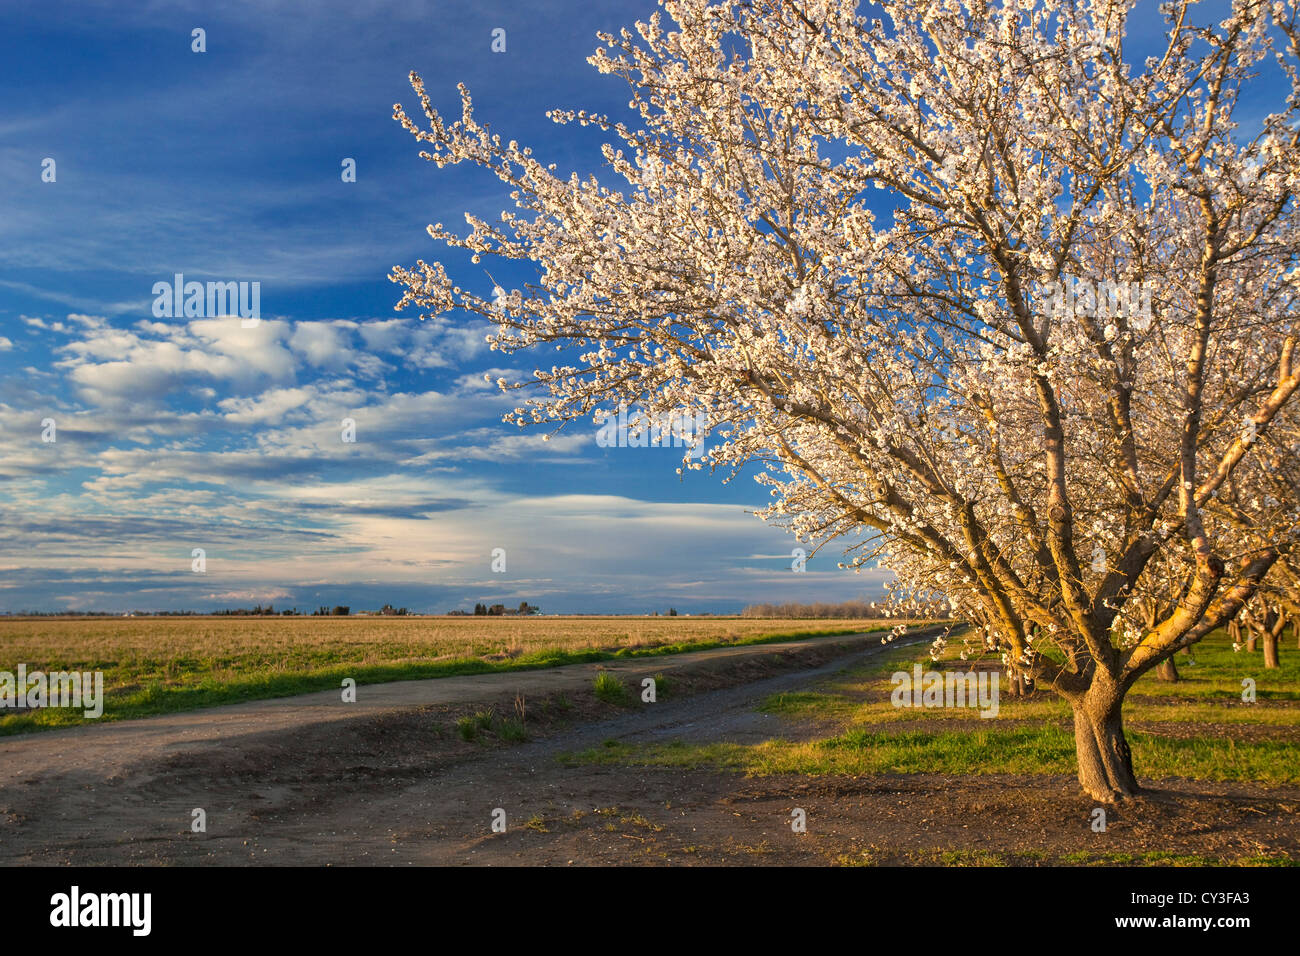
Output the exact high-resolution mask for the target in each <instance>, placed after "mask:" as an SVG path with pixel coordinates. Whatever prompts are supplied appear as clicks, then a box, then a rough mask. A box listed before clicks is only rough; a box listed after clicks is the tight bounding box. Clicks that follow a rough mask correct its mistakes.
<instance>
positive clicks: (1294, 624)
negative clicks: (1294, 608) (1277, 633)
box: [1291, 614, 1300, 651]
mask: <svg viewBox="0 0 1300 956" xmlns="http://www.w3.org/2000/svg"><path fill="white" fill-rule="evenodd" d="M1291 636H1292V637H1294V638H1295V649H1296V650H1297V651H1300V614H1297V615H1296V616H1295V617H1293V618H1291Z"/></svg>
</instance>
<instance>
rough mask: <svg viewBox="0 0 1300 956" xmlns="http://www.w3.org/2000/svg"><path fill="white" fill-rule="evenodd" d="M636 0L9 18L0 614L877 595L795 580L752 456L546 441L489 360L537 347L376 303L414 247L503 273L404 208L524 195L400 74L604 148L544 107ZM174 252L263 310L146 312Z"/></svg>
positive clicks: (66, 9)
mask: <svg viewBox="0 0 1300 956" xmlns="http://www.w3.org/2000/svg"><path fill="white" fill-rule="evenodd" d="M304 9H310V10H311V13H310V15H308V16H304V15H303V13H302V11H303V10H304ZM651 9H652V5H651V4H649V3H646V2H634V3H631V2H601V3H598V4H591V3H567V2H566V3H560V2H554V3H529V4H518V3H468V2H465V3H462V2H443V3H392V4H386V5H376V4H369V3H368V4H354V3H332V4H313V5H311V6H310V8H305V7H302V6H301V5H297V4H275V3H269V4H268V3H250V4H231V5H223V9H222V10H221V11H220V13H214V12H210V11H208V10H207V9H206V5H195V6H188V5H185V4H164V3H159V4H140V5H135V4H130V5H128V4H76V5H64V4H54V5H53V6H50V5H43V6H39V7H38V6H36V5H32V6H31V7H30V8H29V9H27V10H25V11H24V10H21V9H20V10H14V9H9V10H7V11H6V13H5V20H6V23H5V29H4V31H3V32H2V33H0V63H3V64H4V65H3V66H2V67H0V96H3V100H4V102H5V103H6V109H5V112H4V116H3V118H0V208H3V210H4V215H3V217H0V242H3V248H4V249H5V251H6V254H5V256H4V257H3V261H0V449H3V451H2V453H0V482H2V487H3V489H4V494H3V496H2V497H0V611H8V612H15V611H19V610H23V609H47V610H49V609H72V610H91V609H102V610H109V611H124V610H128V609H182V608H192V609H197V610H206V609H212V608H220V607H228V606H238V605H251V604H252V603H255V602H259V601H260V602H267V601H270V602H273V603H274V604H275V605H276V606H277V607H280V606H294V605H296V606H298V607H300V608H304V609H310V608H314V607H316V606H317V605H318V604H323V603H328V604H331V605H332V604H349V605H351V606H352V607H353V608H354V609H362V608H375V607H378V606H380V605H381V604H383V603H385V602H391V603H393V604H397V605H407V606H409V607H411V608H412V609H417V610H424V611H445V610H448V609H450V608H454V607H472V605H473V603H474V602H475V601H478V600H486V601H498V600H499V601H504V602H508V603H518V602H519V601H521V600H528V601H530V602H532V603H535V604H539V605H541V607H542V608H543V610H545V611H554V612H565V611H569V612H633V613H636V612H648V611H651V610H660V611H662V610H665V609H667V608H668V607H669V606H675V607H676V608H677V609H678V610H679V611H684V612H685V611H690V612H702V611H714V612H727V611H735V610H738V609H739V608H740V607H742V606H743V605H745V604H747V603H751V602H755V601H768V600H801V601H817V600H831V601H836V600H844V599H849V598H858V597H862V596H875V595H876V594H878V593H879V591H880V585H881V581H882V574H881V573H880V572H868V573H864V574H859V575H854V574H851V573H848V572H845V571H842V570H839V569H838V568H836V566H835V565H836V562H837V560H838V555H837V554H830V553H829V552H827V553H825V554H824V555H819V556H817V557H815V558H813V559H812V560H811V561H810V562H809V564H808V568H807V571H806V572H805V573H802V574H799V573H794V572H793V571H792V570H791V557H790V553H791V549H792V548H793V547H795V546H796V545H797V542H795V541H793V540H792V539H790V538H789V537H788V536H787V535H785V534H784V533H782V532H781V531H779V530H777V529H774V528H770V527H767V526H765V525H763V524H762V522H760V521H759V520H758V519H757V518H755V517H754V516H753V515H752V514H749V513H747V511H746V508H754V507H759V506H761V505H762V504H763V503H764V498H765V497H766V494H765V492H764V491H763V490H762V489H761V488H759V486H757V485H756V484H754V483H753V482H752V480H750V479H749V478H748V477H747V476H742V477H741V478H738V479H737V480H735V481H734V482H732V483H731V484H723V482H722V481H721V479H720V477H710V476H709V475H708V474H707V473H690V474H688V475H687V476H686V477H685V478H684V479H681V478H679V477H678V476H677V475H676V474H675V468H676V465H677V461H676V457H677V455H678V454H680V453H674V452H673V451H672V450H670V449H653V448H651V449H641V448H600V447H598V446H597V444H596V441H595V430H596V428H595V425H592V426H591V427H590V428H586V429H582V428H579V429H572V430H570V431H566V433H565V434H563V435H562V436H559V437H558V438H557V439H555V440H552V441H551V442H549V443H546V444H543V443H542V441H541V432H533V431H525V432H521V431H520V430H519V429H518V428H517V427H515V426H512V425H506V424H504V423H502V422H501V415H502V413H503V412H504V411H505V410H506V408H507V406H508V400H507V399H506V398H505V397H503V396H502V395H501V394H500V393H499V392H498V391H497V390H496V389H495V387H494V386H488V385H486V384H485V383H484V382H483V373H484V372H492V373H493V376H494V378H495V376H496V375H497V374H506V375H508V374H509V372H510V371H512V370H513V371H525V372H526V371H528V370H531V368H532V367H533V366H532V365H531V364H528V363H529V361H531V360H530V359H529V358H527V357H524V356H514V357H510V358H506V357H503V356H502V355H501V354H500V353H494V352H489V351H487V350H486V348H485V345H484V343H483V336H484V334H485V333H486V331H487V329H486V328H485V327H483V326H482V325H481V324H480V323H479V322H478V321H477V320H475V321H467V320H466V319H465V317H463V316H449V317H446V318H445V320H443V321H439V322H427V323H420V322H419V320H418V317H417V316H416V315H415V314H414V313H413V312H412V311H404V312H401V313H397V312H395V311H394V309H393V306H394V305H395V304H396V302H397V300H398V299H399V298H400V292H401V290H400V288H399V287H398V286H396V285H394V284H393V283H391V282H390V281H389V280H388V273H389V271H390V269H391V268H392V267H393V266H394V265H398V264H402V265H409V264H413V263H414V261H415V260H416V259H417V258H421V257H423V258H425V259H428V260H437V259H441V260H442V261H444V262H445V263H446V264H447V266H448V268H449V270H450V271H452V272H453V274H455V275H456V276H457V278H458V279H460V280H461V281H463V282H464V283H465V284H466V285H472V284H473V283H479V284H481V285H483V286H484V291H485V292H486V291H487V290H488V289H490V287H491V283H490V282H489V281H488V280H487V277H486V275H485V274H484V273H483V271H482V268H481V267H474V266H471V265H470V264H469V262H468V260H467V259H466V258H465V257H459V256H457V255H455V254H449V253H448V252H447V250H445V249H442V248H440V247H438V246H436V245H435V244H434V243H433V241H432V240H430V239H429V237H428V236H427V235H426V234H425V232H424V228H425V226H426V225H427V224H428V223H431V222H438V221H442V222H446V223H449V224H450V223H457V222H462V221H463V219H462V214H463V213H464V212H466V211H470V212H473V213H475V214H478V215H481V216H484V217H495V214H496V213H497V212H499V211H500V210H501V209H503V208H506V207H507V206H509V205H510V200H509V197H508V196H507V195H506V191H505V190H504V189H502V188H501V186H500V184H499V183H497V182H496V180H495V179H493V178H491V177H490V176H487V175H484V174H482V173H479V172H478V171H475V170H470V169H452V170H444V171H441V172H440V171H438V170H436V169H435V168H434V167H432V166H431V165H430V164H428V163H425V162H424V161H423V160H421V159H419V157H418V155H417V144H416V143H415V142H414V141H413V140H412V139H411V137H410V136H409V134H407V133H405V132H404V131H403V130H402V129H401V128H400V126H399V125H398V124H397V123H395V122H394V121H393V120H392V118H391V114H392V105H393V103H395V102H399V101H400V102H402V103H404V104H405V105H406V106H407V108H408V111H410V110H413V111H414V112H415V113H416V114H417V115H418V104H417V103H416V102H415V97H414V96H413V94H412V92H411V89H410V86H409V84H408V81H407V74H408V72H409V71H410V70H416V71H417V72H419V73H420V74H421V75H422V76H423V77H424V79H425V82H426V85H427V88H428V90H429V92H430V94H431V95H432V96H433V98H434V101H435V103H436V104H437V105H438V106H439V107H440V108H442V109H444V110H447V111H449V112H451V113H453V114H454V113H455V112H456V110H457V109H458V99H457V94H456V84H457V83H458V82H461V81H464V82H465V83H467V84H468V85H469V87H470V89H471V91H472V92H473V94H474V97H475V106H476V111H477V113H478V115H479V116H480V117H482V118H484V119H486V120H488V121H490V122H491V124H492V125H493V127H494V128H495V129H496V130H498V131H502V132H507V131H508V134H509V136H510V137H511V138H515V139H518V140H520V141H521V142H523V143H528V144H531V145H533V146H534V147H535V148H536V149H537V151H538V153H539V155H541V154H546V155H547V157H548V161H553V162H556V163H558V164H559V166H560V168H561V169H576V170H578V171H579V172H581V173H583V174H586V173H589V172H597V173H599V172H600V171H601V170H600V162H601V161H600V157H599V153H598V146H599V143H600V138H599V134H596V133H595V131H592V130H583V129H581V128H578V127H569V128H565V129H563V130H561V129H559V128H557V127H555V126H554V125H553V124H551V123H550V122H549V121H548V120H547V119H546V118H545V115H544V114H545V111H546V110H547V109H548V108H553V107H573V108H586V109H592V110H610V111H613V110H618V109H620V108H623V107H625V105H626V100H627V96H626V91H625V90H624V91H620V89H619V85H620V84H619V82H618V81H616V80H613V79H610V78H602V77H600V76H599V75H598V74H597V73H596V72H595V70H594V69H592V68H591V67H590V66H589V65H588V64H587V63H586V57H587V56H588V55H589V54H590V53H591V52H592V50H593V49H594V48H595V46H596V43H597V41H596V39H595V33H596V31H597V30H599V29H613V30H616V29H618V28H619V27H622V26H625V25H630V24H631V23H632V22H633V21H635V20H636V19H638V18H644V17H645V16H646V15H648V13H649V12H650V11H651ZM196 27H201V28H203V29H204V30H205V32H206V47H207V50H206V52H204V53H195V52H193V51H192V50H191V42H192V41H191V31H192V30H193V29H194V28H196ZM496 28H502V29H504V30H505V31H506V52H505V53H502V54H494V53H493V52H491V49H490V47H491V42H492V31H493V30H494V29H496ZM345 157H351V158H353V159H354V160H355V161H356V168H357V179H356V182H355V183H344V182H343V181H342V179H341V176H340V172H341V163H342V161H343V159H344V158H345ZM46 158H50V159H53V160H54V161H55V165H54V176H55V180H54V182H44V181H43V180H42V168H43V167H42V164H43V161H44V160H45V159H46ZM492 268H494V269H497V270H499V271H498V272H497V273H496V274H497V275H498V278H502V279H505V280H514V279H515V278H516V275H515V274H513V273H511V272H510V271H509V270H501V269H500V266H499V264H494V265H493V266H492ZM176 273H182V274H184V276H185V278H186V280H197V281H200V282H206V281H223V282H224V281H242V282H253V281H256V282H259V283H260V291H261V316H262V320H261V322H260V323H259V324H258V325H257V327H256V328H251V329H245V328H243V327H242V325H241V323H240V322H239V321H238V320H237V319H231V318H188V319H187V318H184V317H181V318H171V317H155V315H154V311H153V302H154V295H153V293H152V289H153V285H154V283H156V282H160V281H165V282H170V281H171V280H172V277H173V275H174V274H176ZM525 366H526V368H525ZM47 418H52V419H54V422H55V432H54V436H53V437H54V438H55V440H54V441H53V442H48V441H43V440H42V438H43V431H44V429H43V426H42V422H43V421H44V420H45V419H47ZM343 418H352V419H354V420H355V421H356V439H357V440H356V442H355V443H344V442H343V441H342V438H341V428H340V422H341V420H342V419H343ZM194 548H202V549H203V550H204V552H205V562H206V571H204V572H203V573H195V572H194V571H193V570H192V567H193V559H192V554H193V549H194ZM494 548H503V549H505V552H506V570H505V572H504V573H494V572H493V571H492V570H491V556H492V551H493V549H494Z"/></svg>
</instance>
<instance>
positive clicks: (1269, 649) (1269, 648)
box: [1264, 631, 1279, 668]
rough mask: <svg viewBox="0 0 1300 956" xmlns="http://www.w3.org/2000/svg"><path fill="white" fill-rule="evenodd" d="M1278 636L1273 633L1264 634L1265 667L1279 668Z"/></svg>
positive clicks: (1266, 632)
mask: <svg viewBox="0 0 1300 956" xmlns="http://www.w3.org/2000/svg"><path fill="white" fill-rule="evenodd" d="M1278 636H1279V635H1277V634H1274V633H1272V632H1271V631H1265V632H1264V666H1265V667H1266V668H1268V667H1277V666H1278V663H1277V643H1278V642H1277V639H1278Z"/></svg>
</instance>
